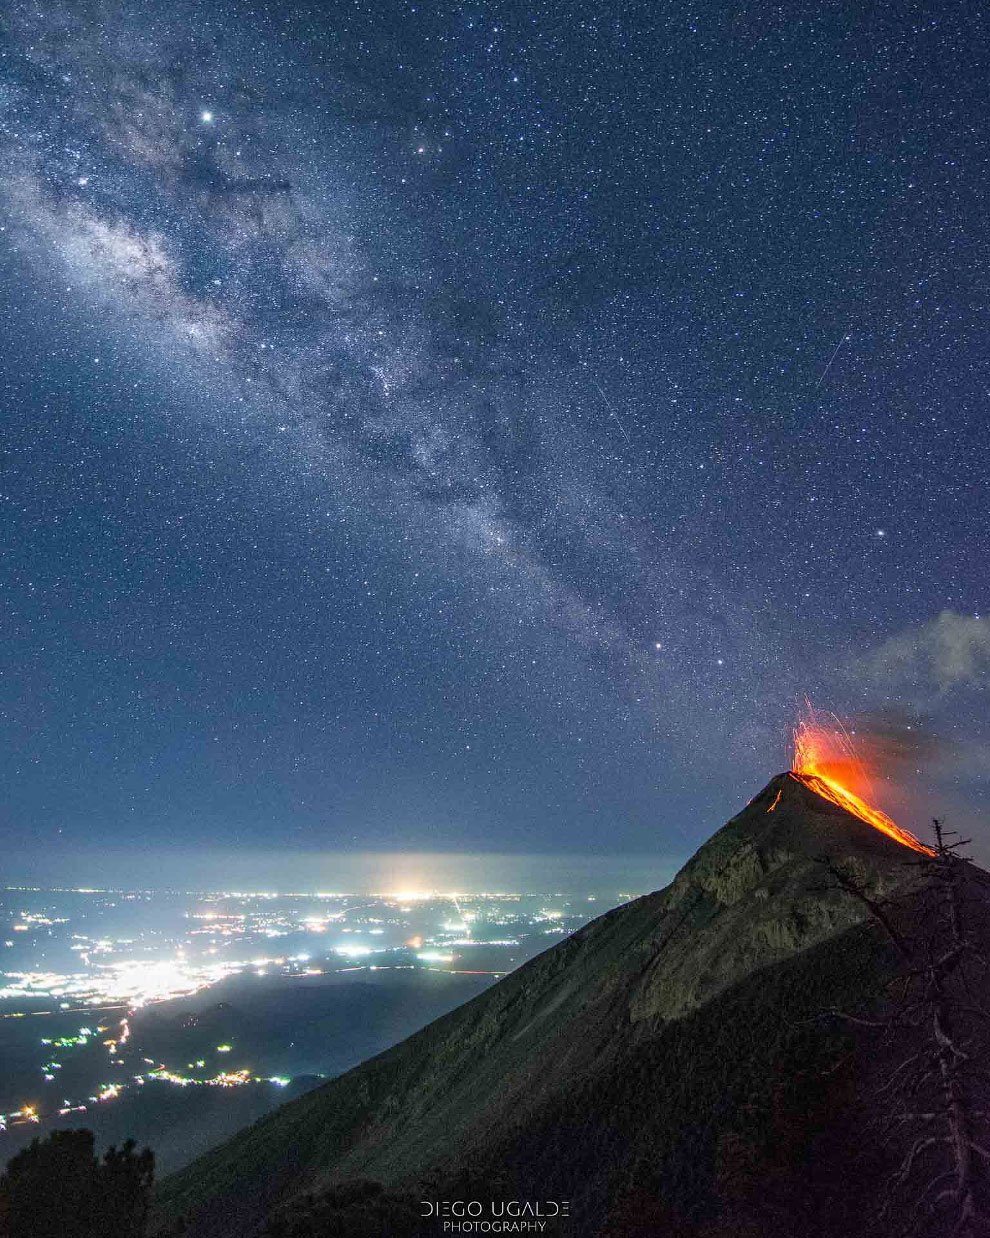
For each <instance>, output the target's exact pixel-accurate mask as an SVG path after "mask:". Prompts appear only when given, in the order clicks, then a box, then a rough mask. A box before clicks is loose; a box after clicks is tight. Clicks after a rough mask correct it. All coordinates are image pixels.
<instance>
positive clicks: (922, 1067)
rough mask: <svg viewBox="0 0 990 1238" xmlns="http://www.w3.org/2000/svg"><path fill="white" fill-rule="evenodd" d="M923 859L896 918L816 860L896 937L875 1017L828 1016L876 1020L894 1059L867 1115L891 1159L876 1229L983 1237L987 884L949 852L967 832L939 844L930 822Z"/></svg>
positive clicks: (989, 1104)
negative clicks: (894, 1155) (905, 910)
mask: <svg viewBox="0 0 990 1238" xmlns="http://www.w3.org/2000/svg"><path fill="white" fill-rule="evenodd" d="M933 830H934V842H935V846H934V848H933V853H932V855H931V857H930V858H927V859H924V860H921V861H918V864H920V865H921V868H922V874H923V878H924V880H923V882H922V884H921V887H920V890H919V892H918V893H917V894H916V895H915V899H914V905H913V914H911V915H910V917H909V920H908V927H907V928H902V927H900V920H901V917H899V916H898V914H897V910H896V908H895V907H893V906H888V905H886V904H885V903H884V902H883V901H882V900H879V899H877V898H874V897H872V896H871V895H870V894H869V893H868V892H867V891H866V890H864V889H863V888H862V887H861V886H860V885H859V884H858V883H857V882H856V881H855V880H854V879H853V878H852V877H851V876H850V875H849V874H848V873H846V872H845V871H843V870H842V869H840V868H839V867H837V866H836V865H834V864H829V865H828V868H829V871H830V872H831V873H832V875H833V876H834V877H835V879H836V881H837V883H838V884H839V885H840V886H841V888H842V889H844V890H846V891H847V892H848V893H850V894H851V895H853V896H854V897H856V898H858V899H859V900H860V901H861V902H863V903H864V904H865V906H866V907H867V909H868V910H869V912H870V914H871V916H872V917H873V919H874V920H875V921H876V922H877V923H879V924H880V925H881V926H882V927H883V929H884V931H885V932H886V934H887V935H888V937H889V938H890V939H891V941H892V942H893V943H894V945H895V946H896V948H897V950H898V953H899V954H900V956H901V960H902V964H903V966H902V968H901V969H900V971H899V974H898V976H897V977H896V980H895V985H894V987H893V988H892V989H891V990H890V993H889V1000H888V1002H887V1005H886V1009H884V1010H883V1011H882V1012H881V1013H880V1015H879V1016H878V1017H877V1018H876V1019H870V1018H865V1017H864V1018H860V1017H858V1016H852V1015H847V1014H843V1012H840V1011H832V1012H830V1013H833V1014H836V1015H839V1016H840V1017H842V1018H846V1019H849V1020H851V1021H852V1022H853V1023H859V1024H861V1025H862V1026H864V1027H872V1028H876V1029H879V1031H880V1032H881V1033H882V1036H883V1039H884V1041H885V1043H886V1044H887V1045H888V1046H893V1047H894V1048H895V1049H896V1048H898V1047H901V1050H902V1051H901V1052H900V1054H899V1056H900V1061H898V1063H897V1065H896V1067H894V1068H893V1069H891V1070H889V1071H888V1072H887V1073H886V1076H885V1077H884V1078H883V1079H882V1081H881V1083H880V1086H879V1088H878V1089H877V1093H876V1098H875V1099H876V1103H877V1112H878V1120H879V1121H880V1122H881V1123H882V1124H883V1127H884V1133H885V1135H886V1137H887V1140H888V1142H889V1143H890V1144H892V1145H894V1146H899V1148H900V1152H899V1163H898V1165H897V1168H896V1170H895V1172H894V1173H893V1174H892V1176H891V1177H890V1179H889V1181H888V1184H887V1190H886V1193H885V1198H884V1199H883V1201H882V1203H881V1206H880V1209H879V1215H878V1230H879V1231H880V1232H882V1233H888V1232H890V1226H891V1225H892V1224H895V1225H896V1226H897V1232H898V1233H900V1234H904V1235H909V1234H925V1235H938V1236H939V1238H942V1236H943V1235H945V1236H951V1238H988V1236H990V1121H988V1119H990V1072H988V1070H987V1067H986V1065H985V1064H984V1063H985V1062H986V1061H987V1053H988V1049H990V1034H988V1033H990V1013H988V1012H987V1010H986V1009H985V1008H984V1006H983V1004H982V1002H981V1000H980V992H981V990H985V988H986V981H987V971H988V963H987V940H988V928H990V924H988V910H990V887H988V884H987V879H986V876H985V874H982V873H981V871H980V870H979V869H976V868H974V867H973V865H972V864H970V863H969V861H968V860H966V859H964V858H962V857H960V856H959V855H957V854H956V853H957V851H958V849H959V848H960V847H962V846H965V845H966V843H967V842H968V841H969V840H968V839H967V840H962V841H960V842H956V843H949V842H948V841H947V839H948V837H950V835H948V834H947V833H946V831H945V830H944V828H943V825H942V822H941V821H939V820H938V819H936V820H935V821H933Z"/></svg>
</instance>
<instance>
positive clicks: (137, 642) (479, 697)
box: [0, 4, 990, 850]
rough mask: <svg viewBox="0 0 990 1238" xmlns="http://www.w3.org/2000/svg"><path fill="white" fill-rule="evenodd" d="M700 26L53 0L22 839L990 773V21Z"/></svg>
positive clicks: (616, 804)
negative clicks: (825, 748) (988, 214)
mask: <svg viewBox="0 0 990 1238" xmlns="http://www.w3.org/2000/svg"><path fill="white" fill-rule="evenodd" d="M656 7H657V6H653V5H642V6H639V5H622V6H609V5H605V6H602V5H590V4H587V5H585V4H565V5H563V6H560V5H553V6H549V5H548V6H541V5H535V6H519V5H515V4H507V5H488V6H482V7H481V8H476V9H467V8H460V7H456V6H446V5H444V6H439V7H437V6H429V7H425V6H424V11H422V12H421V11H420V6H416V5H394V6H393V5H385V6H369V7H368V8H367V9H364V8H363V7H362V6H360V5H347V6H344V5H341V6H339V7H335V8H334V9H332V10H323V9H318V10H313V11H311V10H309V9H306V8H302V7H289V8H285V7H284V6H283V7H280V8H279V7H274V6H273V7H271V8H270V9H264V8H257V7H248V6H243V7H238V6H233V7H221V6H216V5H182V4H175V5H167V6H163V8H162V11H161V12H156V11H145V6H127V5H122V6H116V5H100V4H93V5H90V4H70V5H62V6H45V8H44V9H43V10H42V9H40V8H35V7H29V6H22V5H17V4H14V5H11V6H8V10H7V29H6V35H7V47H6V52H5V56H4V60H3V64H4V76H3V85H2V87H0V141H2V146H3V168H4V173H3V184H2V205H3V212H4V216H5V218H4V237H5V239H6V240H7V241H8V260H7V263H6V267H5V275H4V294H3V303H2V304H3V314H4V318H5V332H6V336H7V338H8V340H10V341H12V342H13V346H12V347H11V349H10V355H9V357H8V363H7V364H8V368H7V372H6V375H5V382H6V384H7V386H6V390H7V393H8V396H7V401H6V403H7V408H8V421H9V427H10V433H9V436H8V443H7V452H6V456H5V473H4V476H3V479H2V480H3V485H4V487H5V491H6V494H5V502H6V504H7V509H8V515H9V516H10V528H11V529H12V537H11V543H10V544H11V547H12V550H11V553H10V555H9V556H8V559H7V573H8V574H7V578H6V581H5V585H6V587H5V596H6V605H7V607H8V610H7V612H6V613H7V614H8V618H9V621H10V625H11V639H10V640H9V642H8V643H7V649H8V655H7V656H8V658H9V665H8V670H7V674H6V677H5V682H6V683H7V685H8V689H7V695H6V696H5V697H4V719H5V723H6V727H7V729H8V731H9V735H10V740H9V745H8V746H9V755H8V757H7V758H6V759H7V761H8V764H9V770H8V772H9V774H10V776H11V779H12V780H13V782H14V783H15V784H16V786H17V788H18V790H17V792H16V793H15V799H14V806H13V808H12V809H11V817H10V826H11V828H12V830H13V831H14V833H15V836H16V832H17V831H18V830H19V829H24V828H30V829H34V830H37V831H39V832H40V833H41V834H42V835H43V836H45V837H48V836H50V835H52V833H53V831H54V830H55V829H56V827H57V828H60V829H62V828H64V829H65V830H66V831H68V834H69V835H70V836H71V837H72V838H92V837H97V838H102V837H104V836H105V834H106V831H108V830H109V831H111V832H115V831H116V830H118V829H128V830H130V829H135V828H136V829H137V831H138V834H137V841H139V842H144V841H148V839H149V838H150V837H151V834H150V832H149V833H144V832H143V831H144V830H145V826H144V825H141V824H139V825H137V826H135V823H136V822H139V823H148V824H147V830H148V831H152V830H158V829H160V828H163V827H164V828H168V829H171V830H175V831H177V832H178V833H179V834H180V835H181V836H182V837H188V838H191V839H196V838H199V837H201V836H202V835H203V831H204V830H206V831H208V832H209V833H210V834H211V836H212V835H213V834H214V832H216V833H219V835H220V836H221V838H223V839H225V840H231V841H238V842H257V841H262V840H264V841H266V842H268V841H272V840H273V839H274V840H275V841H276V842H277V841H278V840H279V839H282V838H284V839H286V840H292V839H294V838H297V837H301V838H305V840H306V841H307V843H310V842H318V841H325V842H326V844H327V845H331V846H333V845H353V844H354V843H355V842H357V843H362V844H364V843H369V844H372V845H386V844H387V845H409V846H414V847H424V846H430V845H434V844H436V845H443V846H455V847H456V846H472V847H474V846H478V845H485V846H491V847H495V848H498V847H505V848H509V849H512V848H521V847H522V846H524V845H527V846H530V845H531V846H536V847H537V849H543V850H555V849H568V848H577V849H581V848H586V847H589V846H605V847H613V846H633V845H635V846H638V847H642V846H643V845H649V846H651V847H652V846H656V847H657V848H659V849H662V848H664V847H674V848H680V847H682V846H683V845H685V839H686V838H687V839H688V840H690V839H691V838H693V837H695V836H698V837H700V836H702V835H703V834H704V833H705V832H706V831H707V829H710V828H711V827H712V826H713V825H715V824H717V820H718V814H720V813H724V811H725V810H728V809H731V807H732V806H733V805H734V804H735V803H737V802H741V801H742V800H744V799H745V798H746V796H747V795H748V794H749V793H751V792H752V791H754V790H755V789H757V786H758V785H759V781H760V779H761V778H763V777H764V776H765V775H767V774H769V773H771V772H773V771H774V769H775V768H777V767H779V766H780V765H781V764H782V763H783V761H784V760H785V759H786V757H785V743H786V737H787V730H788V726H789V724H790V722H791V720H792V717H793V713H794V710H795V706H796V703H797V701H798V700H799V699H800V698H801V696H802V694H803V693H805V692H810V693H812V694H813V695H814V696H815V699H816V700H818V701H819V702H820V703H821V704H822V705H825V706H827V707H830V708H833V709H837V710H839V711H843V712H855V711H871V712H872V713H873V714H876V713H877V711H880V712H881V713H882V712H883V711H886V716H887V717H888V718H890V717H892V716H893V714H894V712H895V711H896V713H897V717H898V718H899V719H905V718H910V719H911V720H912V721H911V722H910V723H907V722H905V723H904V725H905V726H907V725H911V726H913V727H916V728H923V729H924V728H927V729H928V730H929V731H932V732H933V733H934V731H936V730H937V731H938V732H939V734H940V735H942V736H943V737H947V739H946V742H945V743H944V744H943V747H944V748H945V750H946V751H947V752H948V751H949V749H950V748H951V750H952V752H953V753H954V754H955V755H954V756H953V757H952V758H951V759H950V758H948V757H945V758H942V759H941V764H939V763H938V761H937V760H935V759H934V758H932V759H931V761H930V763H929V767H928V768H927V769H926V770H925V771H924V774H925V777H926V778H927V783H928V784H929V785H932V784H933V783H938V780H939V779H941V783H939V784H938V785H939V787H940V792H939V793H940V795H941V799H940V800H939V803H942V804H945V803H948V805H949V807H950V809H951V810H954V811H956V812H957V813H959V814H961V815H962V816H963V817H964V818H965V819H967V820H968V819H969V818H970V817H971V816H972V814H973V812H974V811H976V810H977V809H978V808H979V805H980V803H981V800H982V792H983V787H984V780H985V778H986V770H987V767H988V765H990V762H988V760H987V758H986V757H985V755H980V754H983V753H985V747H984V745H985V742H986V736H985V733H981V732H980V730H979V726H978V721H977V720H978V719H979V717H980V713H981V711H980V708H979V707H980V703H981V690H985V688H986V685H987V672H988V666H990V624H988V623H987V621H985V620H984V619H983V618H982V617H981V613H980V607H981V603H982V601H983V594H984V593H985V573H984V572H983V571H982V570H981V560H980V555H981V553H982V554H985V551H986V514H987V513H986V479H985V468H984V467H983V462H982V458H981V457H982V453H983V451H984V448H983V439H984V437H985V428H984V419H985V405H986V399H987V391H988V373H987V362H986V355H985V353H986V349H985V340H986V331H987V326H988V314H987V305H986V299H985V289H986V286H987V279H986V277H987V274H988V262H987V245H986V241H985V237H984V235H983V231H984V230H983V228H982V227H981V225H980V220H981V218H982V211H983V207H984V205H985V198H986V178H985V168H986V159H987V153H988V152H987V141H986V138H985V136H984V134H985V130H986V125H985V120H986V115H987V111H986V109H987V103H988V99H987V89H986V85H985V83H986V80H987V79H986V73H985V70H986V68H987V56H986V51H987V48H986V41H985V35H984V32H983V29H982V23H981V21H980V16H979V14H978V12H977V11H976V8H975V6H971V7H967V6H958V7H952V8H951V9H950V10H948V11H946V10H945V8H944V7H943V8H941V9H939V8H935V7H932V8H931V9H930V11H929V12H928V16H925V15H924V14H923V13H922V12H921V11H920V10H919V12H918V13H914V14H912V15H911V17H910V18H908V17H907V16H904V17H903V18H896V17H894V16H891V15H875V16H864V17H861V18H860V19H858V21H857V22H856V23H855V24H852V23H850V22H849V20H848V19H846V20H844V19H843V15H842V14H840V13H834V14H829V13H822V12H820V11H819V10H818V9H817V8H815V7H813V6H811V5H798V4H796V5H792V6H785V7H784V9H780V10H775V12H774V14H773V15H768V14H766V13H765V12H761V11H760V9H759V8H758V7H757V6H752V7H751V8H748V9H747V8H741V9H737V10H731V11H730V10H726V9H724V6H719V5H710V6H706V7H704V8H703V9H701V10H698V9H697V6H695V7H693V8H690V7H687V6H681V5H674V6H663V12H662V13H658V12H655V11H654V10H655V9H656ZM59 409H62V410H66V409H67V410H71V411H70V412H65V411H62V412H59V411H58V410H59ZM52 516H54V517H56V519H55V520H54V523H53V521H52V519H51V517H52ZM59 522H61V523H60V524H59ZM56 526H58V527H56ZM66 530H67V532H63V531H66ZM963 736H964V737H965V745H964V746H965V747H966V751H967V752H968V753H969V754H970V755H969V757H968V758H967V761H966V763H965V768H964V769H963V771H962V772H960V764H961V763H960V760H959V756H958V753H959V751H960V744H961V743H962V742H963V740H962V737H963ZM930 751H931V749H930V748H926V752H929V753H930ZM80 781H82V782H84V783H85V784H86V788H87V789H86V791H85V792H84V793H80V792H79V789H78V784H79V782H80ZM914 794H916V802H914V801H909V802H908V807H909V808H911V807H912V805H913V807H914V808H917V810H918V811H920V810H921V808H920V805H921V804H922V803H923V802H924V803H927V801H924V800H923V797H920V798H919V797H918V796H917V793H914Z"/></svg>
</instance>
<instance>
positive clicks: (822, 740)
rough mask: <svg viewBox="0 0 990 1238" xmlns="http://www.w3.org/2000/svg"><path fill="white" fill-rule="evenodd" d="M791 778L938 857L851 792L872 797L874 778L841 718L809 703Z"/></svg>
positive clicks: (898, 839)
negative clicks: (818, 710)
mask: <svg viewBox="0 0 990 1238" xmlns="http://www.w3.org/2000/svg"><path fill="white" fill-rule="evenodd" d="M791 774H792V776H793V777H795V778H797V779H798V781H799V782H803V783H804V785H805V786H806V787H808V788H809V789H810V790H812V791H814V792H815V794H816V795H820V796H821V797H822V798H823V799H826V800H830V801H831V802H832V803H833V804H838V806H839V807H840V808H844V809H845V810H846V812H850V813H852V815H853V816H854V817H859V819H860V820H861V821H866V822H868V823H869V824H870V825H872V826H874V828H876V829H878V830H880V831H881V832H882V833H884V834H886V835H887V836H888V837H890V838H893V839H894V840H895V841H896V842H899V843H901V844H902V845H903V846H905V847H910V848H911V850H912V851H920V852H921V853H922V854H923V855H934V854H935V853H934V852H933V851H932V849H931V847H926V846H925V844H924V843H922V842H919V841H918V839H917V838H915V836H914V835H913V834H911V833H910V832H909V831H908V830H902V829H901V827H900V826H899V825H895V824H894V822H893V821H891V819H890V817H888V816H887V814H886V813H883V812H881V811H880V810H879V808H871V807H870V805H869V804H868V803H867V802H866V800H865V799H863V797H862V795H860V794H857V792H856V791H854V790H852V789H851V788H852V787H857V788H858V789H859V790H860V791H863V792H864V793H866V794H868V793H869V788H870V777H869V773H868V772H867V769H866V766H865V763H864V760H863V757H862V755H861V753H859V752H857V750H856V745H855V744H854V742H853V738H852V736H851V735H850V734H849V733H848V731H846V729H845V728H844V727H843V725H842V723H841V722H840V721H839V720H838V718H836V717H835V715H834V714H824V713H818V712H817V711H816V710H815V709H814V708H813V707H812V704H811V702H810V701H807V700H806V701H805V707H804V710H803V711H802V713H801V717H800V719H799V721H798V724H797V726H796V727H795V728H794V763H793V765H792V766H791ZM850 784H851V785H850Z"/></svg>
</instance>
